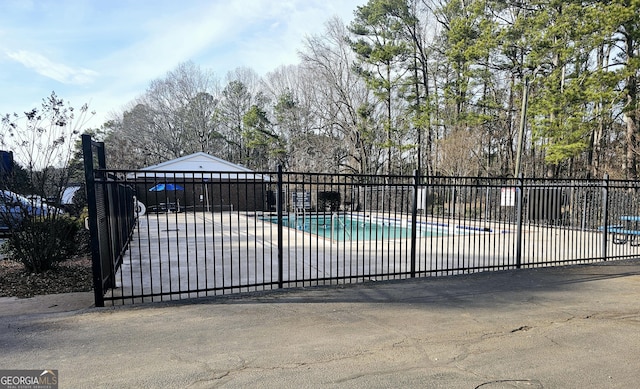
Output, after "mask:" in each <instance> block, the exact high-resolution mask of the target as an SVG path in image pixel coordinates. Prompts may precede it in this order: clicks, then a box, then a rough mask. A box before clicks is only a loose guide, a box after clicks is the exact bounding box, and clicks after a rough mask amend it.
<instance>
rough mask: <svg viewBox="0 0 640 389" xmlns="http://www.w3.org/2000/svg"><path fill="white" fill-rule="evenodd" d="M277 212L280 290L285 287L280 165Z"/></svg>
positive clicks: (277, 186) (280, 169) (279, 171)
mask: <svg viewBox="0 0 640 389" xmlns="http://www.w3.org/2000/svg"><path fill="white" fill-rule="evenodd" d="M276 190H277V193H276V212H277V214H278V288H283V287H284V282H283V279H282V278H283V272H284V260H283V247H282V202H283V200H284V199H283V198H282V197H283V196H282V165H278V182H277V184H276Z"/></svg>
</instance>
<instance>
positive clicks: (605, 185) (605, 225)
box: [602, 173, 609, 261]
mask: <svg viewBox="0 0 640 389" xmlns="http://www.w3.org/2000/svg"><path fill="white" fill-rule="evenodd" d="M608 230H609V175H608V174H607V173H605V175H604V181H603V182H602V259H603V260H604V261H606V260H607V233H608V232H609V231H608Z"/></svg>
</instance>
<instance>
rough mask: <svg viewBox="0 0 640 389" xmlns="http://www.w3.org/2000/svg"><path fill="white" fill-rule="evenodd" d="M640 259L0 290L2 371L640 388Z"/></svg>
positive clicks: (80, 379)
mask: <svg viewBox="0 0 640 389" xmlns="http://www.w3.org/2000/svg"><path fill="white" fill-rule="evenodd" d="M638 296H640V261H639V260H625V261H613V262H607V263H598V264H590V265H580V266H566V267H555V268H539V269H523V270H508V271H499V272H484V273H477V274H471V275H460V276H452V277H443V278H422V279H413V280H402V281H390V282H368V283H363V284H352V285H348V286H327V287H315V288H306V289H290V290H281V291H273V292H260V293H250V294H243V295H230V296H221V297H214V298H203V299H195V300H185V301H180V302H161V303H151V304H139V305H133V306H116V307H109V308H92V307H91V293H84V294H69V295H54V296H48V297H47V298H41V297H38V298H34V299H23V300H16V301H13V302H12V303H11V304H7V300H6V299H0V307H2V309H0V328H1V331H0V349H1V350H2V353H0V366H1V367H2V368H3V369H57V370H58V371H59V382H60V387H61V388H93V387H101V388H122V387H140V388H211V387H217V388H246V387H256V388H273V387H278V388H301V387H308V388H316V387H334V388H363V387H366V388H389V387H405V388H424V387H428V388H494V389H495V388H584V387H594V388H595V387H597V388H630V387H636V386H637V385H638V379H639V375H638V367H637V361H638V360H639V359H640V337H638V333H639V331H640V299H638Z"/></svg>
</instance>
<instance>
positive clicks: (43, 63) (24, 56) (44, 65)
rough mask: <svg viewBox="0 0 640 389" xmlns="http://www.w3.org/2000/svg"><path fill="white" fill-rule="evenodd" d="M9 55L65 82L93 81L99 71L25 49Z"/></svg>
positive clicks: (80, 83) (37, 70) (8, 54)
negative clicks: (56, 60)
mask: <svg viewBox="0 0 640 389" xmlns="http://www.w3.org/2000/svg"><path fill="white" fill-rule="evenodd" d="M7 56H8V57H9V58H11V59H13V60H15V61H17V62H19V63H21V64H22V65H24V66H25V67H27V68H29V69H33V70H35V71H36V72H37V73H38V74H41V75H43V76H45V77H48V78H51V79H53V80H56V81H58V82H61V83H63V84H74V85H84V84H90V83H92V82H93V80H94V79H95V77H96V76H97V75H98V73H97V72H95V71H93V70H89V69H84V68H72V67H70V66H67V65H64V64H60V63H55V62H53V61H51V60H49V59H48V58H46V57H45V56H43V55H41V54H38V53H32V52H29V51H25V50H19V51H14V52H9V53H7Z"/></svg>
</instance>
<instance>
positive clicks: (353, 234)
mask: <svg viewBox="0 0 640 389" xmlns="http://www.w3.org/2000/svg"><path fill="white" fill-rule="evenodd" d="M265 220H267V221H269V222H271V223H277V222H278V218H277V217H269V218H265ZM282 224H283V225H284V226H285V227H289V228H295V229H297V230H301V231H306V232H310V233H312V234H316V235H319V236H322V237H324V238H329V239H333V240H341V241H343V240H380V239H396V238H409V237H410V236H411V229H410V228H407V227H404V226H402V225H401V223H399V222H398V221H394V220H391V221H378V222H371V221H369V220H363V219H362V218H359V217H351V216H348V215H333V216H331V215H319V216H304V217H303V216H300V215H299V216H285V217H283V220H282ZM418 233H419V235H420V236H432V235H443V233H442V231H434V230H430V229H425V228H420V231H419V232H418Z"/></svg>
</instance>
